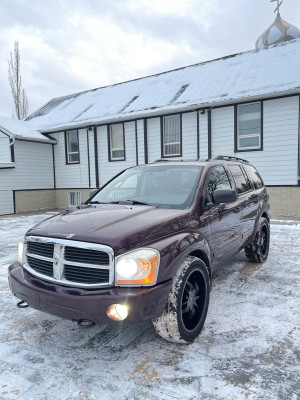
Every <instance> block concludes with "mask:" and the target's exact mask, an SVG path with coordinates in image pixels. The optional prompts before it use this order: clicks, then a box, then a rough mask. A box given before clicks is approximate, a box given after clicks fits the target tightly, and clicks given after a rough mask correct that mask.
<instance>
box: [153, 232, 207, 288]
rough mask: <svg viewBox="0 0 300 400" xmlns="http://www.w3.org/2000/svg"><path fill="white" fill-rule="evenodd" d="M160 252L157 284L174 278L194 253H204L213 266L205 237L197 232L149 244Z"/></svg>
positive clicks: (177, 235) (181, 234) (180, 234)
mask: <svg viewBox="0 0 300 400" xmlns="http://www.w3.org/2000/svg"><path fill="white" fill-rule="evenodd" d="M149 247H153V248H154V249H156V250H158V251H159V252H160V257H161V258H160V260H161V261H160V267H159V273H158V277H157V282H164V281H166V280H168V279H171V278H173V276H174V275H175V273H176V271H177V269H178V267H179V265H180V264H181V262H182V261H183V260H184V259H185V258H186V257H187V256H188V255H189V254H191V253H192V252H194V251H202V252H204V253H205V255H206V257H207V259H208V260H209V264H211V251H210V247H209V245H208V242H207V240H206V239H205V237H203V236H202V235H200V234H199V233H195V232H183V233H179V234H176V235H173V236H170V237H168V238H164V239H161V240H159V241H156V242H153V243H151V244H149Z"/></svg>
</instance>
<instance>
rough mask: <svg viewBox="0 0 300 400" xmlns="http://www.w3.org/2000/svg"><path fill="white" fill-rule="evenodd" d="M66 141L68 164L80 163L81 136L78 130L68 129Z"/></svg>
mask: <svg viewBox="0 0 300 400" xmlns="http://www.w3.org/2000/svg"><path fill="white" fill-rule="evenodd" d="M65 141H66V162H67V164H76V163H79V138H78V131H77V130H76V131H67V132H66V135H65Z"/></svg>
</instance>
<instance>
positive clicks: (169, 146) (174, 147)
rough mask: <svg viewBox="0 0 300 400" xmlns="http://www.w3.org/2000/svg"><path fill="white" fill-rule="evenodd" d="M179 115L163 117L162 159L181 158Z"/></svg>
mask: <svg viewBox="0 0 300 400" xmlns="http://www.w3.org/2000/svg"><path fill="white" fill-rule="evenodd" d="M180 120H181V118H180V114H177V115H169V116H167V117H163V133H162V153H163V154H162V157H176V156H181V122H180Z"/></svg>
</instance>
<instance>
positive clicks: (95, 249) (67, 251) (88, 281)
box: [24, 236, 114, 288]
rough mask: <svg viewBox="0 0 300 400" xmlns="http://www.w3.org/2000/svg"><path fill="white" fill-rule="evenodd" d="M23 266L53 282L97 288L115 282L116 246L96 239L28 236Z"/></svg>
mask: <svg viewBox="0 0 300 400" xmlns="http://www.w3.org/2000/svg"><path fill="white" fill-rule="evenodd" d="M25 255H26V259H27V261H26V262H25V263H24V268H25V269H26V270H27V271H28V272H30V273H31V274H33V275H36V276H38V277H40V278H44V279H45V280H49V281H51V282H56V283H61V284H64V285H67V286H76V287H86V288H94V287H101V286H110V285H112V283H113V276H114V273H113V272H114V270H113V257H114V255H113V250H112V249H111V248H110V247H108V246H104V245H99V244H95V243H84V242H76V241H72V240H65V239H53V238H44V237H35V236H29V237H27V238H26V240H25Z"/></svg>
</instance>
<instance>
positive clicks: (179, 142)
mask: <svg viewBox="0 0 300 400" xmlns="http://www.w3.org/2000/svg"><path fill="white" fill-rule="evenodd" d="M176 116H179V137H180V139H181V126H180V118H181V117H180V114H174V115H166V116H165V117H163V122H162V125H163V134H162V140H163V157H181V140H179V141H177V142H168V143H165V118H170V117H176ZM172 145H179V153H172V154H166V147H168V146H172Z"/></svg>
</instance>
